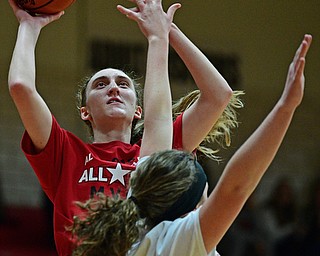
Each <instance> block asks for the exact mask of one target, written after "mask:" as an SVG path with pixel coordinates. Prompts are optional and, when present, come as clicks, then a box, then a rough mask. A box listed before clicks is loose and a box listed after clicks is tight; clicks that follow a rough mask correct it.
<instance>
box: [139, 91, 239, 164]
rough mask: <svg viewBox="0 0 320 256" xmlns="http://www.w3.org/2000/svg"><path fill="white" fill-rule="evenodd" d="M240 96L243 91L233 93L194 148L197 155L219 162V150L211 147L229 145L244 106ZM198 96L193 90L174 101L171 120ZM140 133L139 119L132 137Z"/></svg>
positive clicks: (140, 121) (141, 128)
mask: <svg viewBox="0 0 320 256" xmlns="http://www.w3.org/2000/svg"><path fill="white" fill-rule="evenodd" d="M242 95H244V92H243V91H233V94H232V97H231V100H230V101H229V103H228V105H227V107H226V108H225V110H224V111H223V113H222V114H221V116H220V117H219V119H218V120H217V122H216V123H215V124H214V125H213V127H212V129H211V130H210V132H209V133H208V134H207V136H206V137H205V138H204V139H203V141H202V143H200V145H199V146H198V147H197V148H196V149H197V152H198V153H200V154H202V155H204V156H206V157H208V158H210V159H213V160H217V161H219V160H220V157H219V156H218V155H217V153H218V152H219V149H212V145H213V144H218V145H219V146H220V147H222V148H224V147H229V146H230V145H231V133H232V129H234V128H237V127H238V125H239V122H238V113H237V110H238V109H240V108H243V106H244V104H243V102H242V101H241V98H240V97H241V96H242ZM199 96H200V90H194V91H192V92H190V93H188V94H187V95H185V96H184V97H182V98H180V99H179V100H178V101H176V102H175V103H174V104H173V106H172V113H173V119H174V120H175V119H176V118H177V116H179V115H181V114H182V113H183V112H184V111H186V110H187V109H188V108H189V107H190V106H191V105H192V104H193V103H194V102H195V101H196V100H197V99H198V98H199ZM142 132H143V120H142V119H141V120H139V121H138V123H137V125H136V127H135V129H134V137H135V138H141V136H142Z"/></svg>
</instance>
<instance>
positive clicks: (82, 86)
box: [76, 70, 143, 139]
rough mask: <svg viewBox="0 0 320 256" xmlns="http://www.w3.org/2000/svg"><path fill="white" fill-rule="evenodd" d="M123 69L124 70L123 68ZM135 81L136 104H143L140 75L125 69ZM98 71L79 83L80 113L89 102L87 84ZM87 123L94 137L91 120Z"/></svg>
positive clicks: (135, 120)
mask: <svg viewBox="0 0 320 256" xmlns="http://www.w3.org/2000/svg"><path fill="white" fill-rule="evenodd" d="M121 71H123V70H121ZM123 72H124V73H125V74H126V75H127V76H128V77H129V78H130V79H131V80H132V82H133V85H134V88H135V92H136V98H137V102H136V106H142V94H143V92H142V91H143V90H142V86H141V84H140V83H139V80H140V79H141V78H140V77H138V76H137V75H136V74H135V73H134V72H133V71H123ZM96 73H97V72H94V73H93V74H91V75H90V76H87V77H85V78H83V79H82V80H81V81H80V83H79V84H78V90H77V93H76V100H77V102H76V104H77V109H78V111H79V113H80V109H81V108H82V107H84V106H86V104H87V95H86V92H87V86H88V83H89V81H90V79H91V78H92V77H93V75H94V74H96ZM137 121H138V120H137V119H134V120H133V122H132V131H133V130H134V129H135V125H136V123H137ZM84 122H85V124H86V125H87V127H88V132H89V136H90V138H91V139H93V137H94V134H93V129H92V125H91V123H90V121H88V120H85V121H84Z"/></svg>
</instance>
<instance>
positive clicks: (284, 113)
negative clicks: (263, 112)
mask: <svg viewBox="0 0 320 256" xmlns="http://www.w3.org/2000/svg"><path fill="white" fill-rule="evenodd" d="M294 111H295V108H287V107H286V106H283V105H281V104H277V105H276V106H275V107H274V109H273V110H272V111H271V112H270V114H269V115H268V116H267V117H266V118H265V120H264V121H263V122H262V124H261V125H260V126H259V127H258V128H257V130H256V131H255V132H254V133H253V134H252V135H251V136H250V137H249V138H248V140H247V141H246V142H245V143H244V144H243V145H242V146H241V147H240V148H239V150H238V151H237V152H236V153H235V154H234V156H233V157H232V158H231V160H230V161H229V163H228V165H227V166H226V169H225V171H224V173H223V175H222V179H221V182H222V183H224V185H223V186H221V187H223V189H229V188H230V189H231V190H230V191H229V192H230V193H239V194H240V195H241V194H242V193H243V194H244V195H245V196H249V195H250V194H251V193H252V191H253V190H254V189H255V187H256V186H257V184H258V182H259V180H260V179H261V177H262V176H263V174H264V173H265V171H266V170H267V168H268V167H269V165H270V163H271V162H272V160H273V159H274V156H275V155H276V153H277V151H278V149H279V147H280V144H281V142H282V140H283V138H284V136H285V134H286V132H287V129H288V127H289V125H290V123H291V120H292V116H293V114H294ZM232 190H234V191H232Z"/></svg>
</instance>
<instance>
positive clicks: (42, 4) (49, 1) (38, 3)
mask: <svg viewBox="0 0 320 256" xmlns="http://www.w3.org/2000/svg"><path fill="white" fill-rule="evenodd" d="M15 1H16V3H17V4H18V5H19V6H20V7H21V8H22V9H24V10H26V11H28V12H30V13H38V14H53V13H57V12H60V11H63V10H65V9H66V8H67V7H69V6H70V5H71V4H73V3H74V2H75V1H76V0H15Z"/></svg>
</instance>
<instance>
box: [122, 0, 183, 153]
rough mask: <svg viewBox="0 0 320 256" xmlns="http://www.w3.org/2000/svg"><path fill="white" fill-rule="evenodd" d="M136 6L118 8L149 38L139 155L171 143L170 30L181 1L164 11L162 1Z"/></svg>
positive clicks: (149, 1) (136, 0)
mask: <svg viewBox="0 0 320 256" xmlns="http://www.w3.org/2000/svg"><path fill="white" fill-rule="evenodd" d="M132 2H135V3H136V4H137V8H133V9H127V8H124V7H122V6H118V9H119V11H120V12H122V13H123V14H125V15H127V17H128V18H130V19H132V20H134V21H136V22H137V23H138V25H139V27H140V29H141V31H142V33H143V34H144V35H145V37H146V38H147V40H148V55H147V68H146V80H145V87H144V133H143V138H142V145H141V151H140V156H141V157H143V156H146V155H150V154H152V153H154V152H156V151H160V150H165V149H170V148H171V145H172V110H171V102H172V100H171V92H170V83H169V75H168V51H169V31H170V27H171V23H172V19H173V16H174V13H175V11H176V10H177V9H178V8H179V7H180V4H174V5H172V6H170V7H169V9H168V12H167V13H165V12H164V11H163V10H162V6H161V0H156V1H151V0H146V1H142V0H134V1H132Z"/></svg>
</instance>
